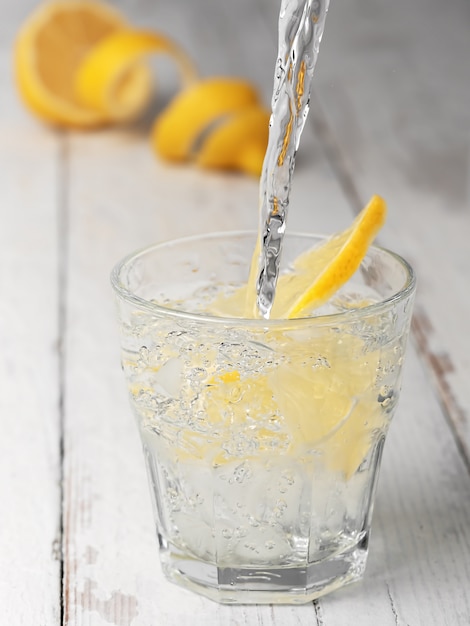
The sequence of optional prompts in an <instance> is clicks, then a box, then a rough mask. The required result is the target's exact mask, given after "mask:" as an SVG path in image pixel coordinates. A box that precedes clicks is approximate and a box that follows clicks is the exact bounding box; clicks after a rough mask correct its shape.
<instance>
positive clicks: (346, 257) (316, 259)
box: [272, 196, 387, 318]
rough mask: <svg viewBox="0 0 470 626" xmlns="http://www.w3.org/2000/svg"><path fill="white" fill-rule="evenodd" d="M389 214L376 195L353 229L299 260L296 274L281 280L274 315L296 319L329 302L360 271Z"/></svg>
mask: <svg viewBox="0 0 470 626" xmlns="http://www.w3.org/2000/svg"><path fill="white" fill-rule="evenodd" d="M386 213H387V206H386V203H385V201H384V200H383V199H382V198H381V197H380V196H373V197H372V198H371V200H370V201H369V203H368V204H367V206H366V207H364V209H363V210H362V211H361V212H360V213H359V215H358V216H357V217H356V219H355V220H354V222H353V223H352V224H351V226H350V227H349V228H348V229H346V230H345V231H344V232H342V233H339V234H337V235H334V236H333V237H331V238H330V239H328V240H327V241H326V242H325V243H324V244H322V245H320V246H319V247H317V248H314V249H312V250H309V251H307V252H306V253H304V254H303V255H301V256H300V257H299V258H298V259H296V261H295V263H294V271H293V272H292V273H289V274H284V275H283V276H281V277H280V278H279V281H278V285H277V289H276V299H275V302H274V306H273V310H272V316H273V317H284V318H294V317H300V316H302V315H306V314H308V313H309V312H310V311H312V309H314V308H316V307H318V306H320V305H321V304H323V303H324V302H326V301H327V300H328V299H329V298H331V296H332V295H333V294H334V293H335V292H336V291H337V290H338V289H339V288H340V287H341V286H342V285H344V283H346V282H347V281H348V280H349V279H350V278H351V276H352V275H353V274H354V272H355V271H356V270H357V269H358V268H359V265H360V264H361V261H362V260H363V258H364V257H365V255H366V253H367V250H368V248H369V246H370V244H371V243H372V241H373V240H374V238H375V236H376V234H377V232H378V231H379V230H380V228H381V227H382V226H383V224H384V222H385V217H386Z"/></svg>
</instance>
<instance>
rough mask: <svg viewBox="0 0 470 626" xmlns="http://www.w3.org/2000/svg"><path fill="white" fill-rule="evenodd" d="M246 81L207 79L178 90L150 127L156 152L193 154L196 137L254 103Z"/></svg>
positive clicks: (173, 156)
mask: <svg viewBox="0 0 470 626" xmlns="http://www.w3.org/2000/svg"><path fill="white" fill-rule="evenodd" d="M258 100H259V98H258V93H257V91H256V89H255V87H254V86H253V85H251V84H250V83H249V82H247V81H245V80H241V79H236V78H218V77H216V78H207V79H204V80H201V81H199V82H197V83H195V84H194V85H190V86H189V87H188V88H187V89H184V90H183V91H181V92H180V93H179V94H178V95H177V96H176V97H175V98H174V99H173V100H172V102H170V104H169V105H168V107H167V108H166V109H165V110H164V111H163V112H162V113H161V114H160V115H159V116H158V117H157V119H156V121H155V124H154V127H153V130H152V146H153V148H154V150H155V151H156V153H157V154H158V155H159V156H160V157H162V158H165V159H168V160H170V161H186V160H188V159H190V158H192V156H193V152H194V151H195V150H196V144H197V142H198V140H200V139H201V137H202V136H203V135H204V133H207V136H209V134H210V132H211V127H213V125H214V124H215V123H216V122H217V121H218V120H221V119H222V118H223V117H224V116H227V115H229V114H233V113H236V112H237V111H242V110H243V109H245V108H247V107H249V106H252V105H254V104H257V103H258Z"/></svg>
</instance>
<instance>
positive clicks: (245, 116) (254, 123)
mask: <svg viewBox="0 0 470 626" xmlns="http://www.w3.org/2000/svg"><path fill="white" fill-rule="evenodd" d="M269 117H270V113H269V111H268V110H267V109H265V108H264V107H262V106H261V105H254V106H249V107H247V108H245V109H242V110H241V111H237V112H235V113H234V114H233V115H231V116H229V117H227V118H224V119H223V120H222V121H221V122H220V124H218V125H217V126H216V127H215V128H214V129H213V131H212V132H211V133H209V134H208V136H207V137H206V139H205V141H204V142H203V143H202V145H201V147H200V150H199V152H198V154H197V157H196V163H197V164H198V165H200V166H202V167H207V168H220V169H238V170H241V171H244V172H246V173H248V174H253V175H254V176H260V174H261V170H262V167H263V161H264V155H265V153H266V147H267V145H268V134H269Z"/></svg>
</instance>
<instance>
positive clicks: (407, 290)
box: [110, 230, 416, 328]
mask: <svg viewBox="0 0 470 626" xmlns="http://www.w3.org/2000/svg"><path fill="white" fill-rule="evenodd" d="M248 235H249V236H253V237H255V238H256V236H257V232H256V231H254V230H237V231H218V232H209V233H201V234H197V235H190V236H186V237H178V238H176V239H167V240H164V241H161V242H158V243H154V244H150V245H148V246H145V247H142V248H139V249H137V250H135V251H134V252H131V253H130V254H128V255H126V256H125V257H124V258H122V259H121V260H120V261H118V262H117V263H116V265H115V266H114V267H113V269H112V270H111V275H110V279H111V285H112V287H113V289H114V292H115V293H116V295H117V296H119V297H120V298H121V299H122V300H124V301H125V302H128V303H129V304H132V305H134V306H136V307H137V308H139V309H142V310H143V311H146V312H148V313H153V314H155V315H158V317H172V318H175V319H181V320H186V321H187V320H192V321H195V322H204V323H210V324H218V325H240V324H243V325H244V326H253V327H263V328H265V327H269V328H271V327H280V326H282V327H286V326H295V325H299V324H301V325H304V324H312V323H314V324H315V325H320V326H321V325H328V326H331V325H332V324H334V323H339V322H341V321H345V320H346V319H347V321H348V322H351V321H352V320H355V319H361V318H364V317H368V316H370V315H377V314H379V313H380V312H382V311H383V310H386V309H388V308H390V307H391V306H393V305H395V304H397V303H398V302H401V301H402V300H406V299H407V298H409V297H410V296H411V295H412V294H413V292H414V290H415V288H416V275H415V272H414V270H413V268H412V266H411V265H410V264H409V263H408V261H406V259H404V258H403V257H402V256H400V255H399V254H397V253H396V252H392V251H391V250H389V249H388V248H384V247H382V246H378V245H371V246H369V250H377V251H379V252H382V253H385V254H386V255H388V256H390V257H392V258H393V259H394V260H395V261H396V262H398V263H399V265H401V267H402V268H403V269H404V270H405V273H406V280H405V282H404V284H403V286H402V287H401V289H399V290H398V291H396V292H395V293H393V294H392V295H390V296H388V297H387V298H383V299H382V300H380V301H379V302H374V303H372V304H368V305H366V306H364V307H361V308H357V309H349V310H347V311H339V312H335V313H324V314H321V315H310V316H304V317H295V318H273V319H271V318H270V319H265V318H248V317H225V316H221V315H210V314H208V313H196V312H191V311H184V310H182V309H174V308H171V307H170V306H164V305H162V304H156V303H155V302H151V301H150V300H146V299H145V298H141V297H140V296H137V295H136V294H134V293H133V292H132V291H130V290H129V289H127V288H126V287H125V286H124V285H123V283H122V281H121V278H120V276H121V272H122V271H123V270H124V268H125V267H126V266H127V265H129V264H130V263H131V262H132V261H134V260H136V259H138V258H139V257H143V256H145V255H146V254H148V253H149V252H151V251H154V250H158V249H159V248H167V247H170V246H177V245H181V244H184V243H188V242H193V241H197V240H203V239H206V240H207V239H221V240H222V239H223V238H228V237H232V238H233V237H240V236H248ZM329 236H331V235H324V234H321V233H300V232H296V231H294V232H290V233H287V234H286V237H288V238H289V237H296V238H302V239H312V238H317V239H327V238H328V237H329ZM366 256H367V255H366Z"/></svg>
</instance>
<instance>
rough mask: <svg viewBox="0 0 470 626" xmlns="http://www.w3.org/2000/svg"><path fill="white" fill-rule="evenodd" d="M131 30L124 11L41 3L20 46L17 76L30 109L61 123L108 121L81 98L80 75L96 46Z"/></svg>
mask: <svg viewBox="0 0 470 626" xmlns="http://www.w3.org/2000/svg"><path fill="white" fill-rule="evenodd" d="M125 27H126V23H125V20H124V18H123V17H121V15H119V13H117V12H116V11H114V10H112V9H111V8H109V7H108V6H106V5H104V4H99V3H97V2H93V1H91V0H56V1H54V2H50V3H46V4H41V5H39V7H38V8H37V9H36V10H35V11H34V12H33V13H32V15H30V17H29V18H28V19H27V20H26V22H25V24H24V25H23V27H22V28H21V30H20V32H19V34H18V37H17V39H16V45H15V69H16V78H17V83H18V88H19V91H20V94H21V96H22V98H23V100H24V101H25V103H26V105H27V106H28V107H29V108H30V109H31V110H32V111H33V112H34V113H35V114H37V115H38V116H40V117H41V118H43V119H45V120H47V121H49V122H53V123H55V124H59V125H67V126H77V127H91V126H97V125H99V124H103V123H104V122H106V121H107V119H106V116H105V115H103V114H102V113H100V112H99V111H96V110H94V109H90V108H89V107H87V106H85V105H83V104H82V103H81V102H80V101H79V100H78V98H77V96H76V94H75V88H74V77H75V74H76V72H77V70H78V68H79V66H80V63H81V62H82V61H83V59H84V58H85V57H86V55H87V54H88V53H89V51H90V50H91V49H92V48H93V46H95V45H96V44H97V43H98V42H99V41H101V40H102V39H103V38H105V37H106V36H108V35H110V34H111V33H113V32H116V31H117V30H120V29H123V28H125ZM141 80H142V79H141ZM144 83H145V84H147V79H146V78H145V79H144Z"/></svg>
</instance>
